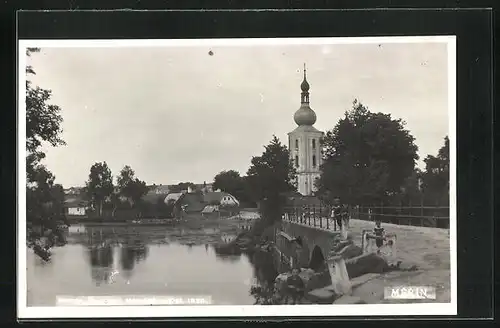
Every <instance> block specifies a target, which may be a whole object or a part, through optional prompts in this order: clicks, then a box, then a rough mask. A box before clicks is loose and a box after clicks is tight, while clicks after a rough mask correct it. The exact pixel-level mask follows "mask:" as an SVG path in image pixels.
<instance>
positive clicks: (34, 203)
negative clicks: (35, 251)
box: [25, 48, 65, 245]
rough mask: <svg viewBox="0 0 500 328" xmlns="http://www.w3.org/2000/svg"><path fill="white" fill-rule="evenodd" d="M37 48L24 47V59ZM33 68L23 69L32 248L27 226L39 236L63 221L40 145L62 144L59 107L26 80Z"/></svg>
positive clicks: (58, 188) (57, 191)
mask: <svg viewBox="0 0 500 328" xmlns="http://www.w3.org/2000/svg"><path fill="white" fill-rule="evenodd" d="M39 51H40V49H39V48H28V49H27V51H26V56H28V57H29V56H31V55H32V54H33V53H36V52H39ZM34 74H35V71H34V69H33V67H31V66H27V67H26V75H27V79H26V98H25V102H26V152H27V155H26V221H27V223H28V227H27V230H28V231H27V236H28V240H27V241H28V244H29V245H33V243H34V242H35V241H36V240H37V238H38V236H36V234H34V233H33V231H32V230H31V228H30V224H37V225H41V228H42V231H41V232H42V234H44V233H45V231H46V229H51V230H52V231H53V233H54V232H56V233H57V231H56V228H57V221H58V220H59V219H65V217H64V214H63V202H64V191H63V190H62V186H61V185H57V184H54V180H55V176H54V175H53V174H52V173H51V172H50V171H49V170H48V168H47V167H45V166H44V165H43V164H42V163H41V162H42V160H43V159H44V158H45V153H44V152H43V151H42V150H41V146H42V145H43V144H44V143H47V144H49V145H50V146H53V147H57V146H61V145H64V144H65V143H64V141H63V140H62V138H61V133H62V121H63V119H62V116H61V114H60V111H61V108H59V107H58V106H56V105H53V104H50V98H51V91H50V90H47V89H42V88H40V87H38V86H36V87H34V86H33V85H32V83H31V81H30V80H29V76H30V75H34Z"/></svg>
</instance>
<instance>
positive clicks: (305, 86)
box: [300, 63, 309, 104]
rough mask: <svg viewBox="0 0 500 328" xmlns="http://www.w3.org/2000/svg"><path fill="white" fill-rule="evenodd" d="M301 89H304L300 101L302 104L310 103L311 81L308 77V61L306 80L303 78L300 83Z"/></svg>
mask: <svg viewBox="0 0 500 328" xmlns="http://www.w3.org/2000/svg"><path fill="white" fill-rule="evenodd" d="M300 89H301V90H302V93H301V97H300V98H301V99H300V102H301V103H302V104H308V103H309V83H308V82H307V77H306V63H304V80H302V83H301V84H300Z"/></svg>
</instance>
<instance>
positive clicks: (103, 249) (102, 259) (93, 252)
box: [89, 244, 113, 268]
mask: <svg viewBox="0 0 500 328" xmlns="http://www.w3.org/2000/svg"><path fill="white" fill-rule="evenodd" d="M89 255H90V264H91V265H92V267H102V268H109V267H111V265H112V264H113V249H112V248H111V245H109V244H105V245H102V246H95V247H91V248H90V249H89Z"/></svg>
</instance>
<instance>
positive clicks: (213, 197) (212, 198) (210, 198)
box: [203, 191, 234, 203]
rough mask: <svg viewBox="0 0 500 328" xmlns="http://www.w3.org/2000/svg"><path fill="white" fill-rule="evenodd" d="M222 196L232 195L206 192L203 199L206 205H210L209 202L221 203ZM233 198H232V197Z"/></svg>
mask: <svg viewBox="0 0 500 328" xmlns="http://www.w3.org/2000/svg"><path fill="white" fill-rule="evenodd" d="M224 196H231V197H233V196H232V195H230V194H228V193H226V192H223V191H213V192H207V193H205V194H204V195H203V199H204V201H205V202H206V203H211V202H221V201H222V198H223V197H224ZM233 198H234V197H233Z"/></svg>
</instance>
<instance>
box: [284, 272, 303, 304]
mask: <svg viewBox="0 0 500 328" xmlns="http://www.w3.org/2000/svg"><path fill="white" fill-rule="evenodd" d="M286 284H287V287H288V292H289V295H290V296H291V297H292V304H297V302H298V301H300V300H301V299H302V297H304V288H305V285H304V281H302V278H301V277H300V276H299V269H298V268H294V269H293V270H292V275H291V276H290V277H288V279H287V280H286Z"/></svg>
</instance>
